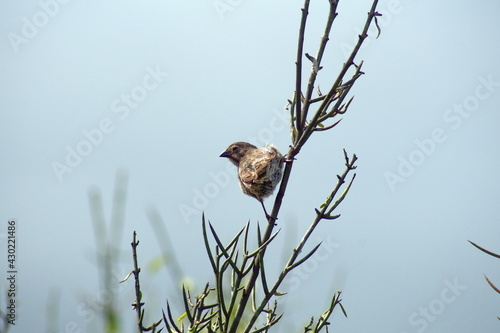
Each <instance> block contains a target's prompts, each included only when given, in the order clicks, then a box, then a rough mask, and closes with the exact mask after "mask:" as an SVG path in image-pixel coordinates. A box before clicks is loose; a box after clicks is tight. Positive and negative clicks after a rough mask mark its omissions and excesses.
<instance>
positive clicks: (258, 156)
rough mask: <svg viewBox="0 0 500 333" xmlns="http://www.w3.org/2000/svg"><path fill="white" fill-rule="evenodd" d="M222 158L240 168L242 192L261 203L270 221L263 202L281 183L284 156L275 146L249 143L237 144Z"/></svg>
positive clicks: (226, 151)
mask: <svg viewBox="0 0 500 333" xmlns="http://www.w3.org/2000/svg"><path fill="white" fill-rule="evenodd" d="M220 157H227V158H228V159H229V160H230V161H231V162H232V163H233V164H234V165H236V166H237V167H238V180H239V182H240V187H241V190H242V191H243V193H245V194H246V195H249V196H251V197H254V198H255V199H257V200H258V201H259V202H260V203H261V205H262V208H263V209H264V213H265V214H266V218H267V219H268V220H269V214H267V211H266V207H264V202H263V200H264V199H265V198H267V197H268V196H270V195H271V194H272V193H273V191H274V189H275V188H276V185H278V184H279V182H280V181H281V176H282V166H283V160H284V158H283V155H281V153H280V152H279V150H278V149H277V148H276V147H275V146H273V145H268V146H265V147H262V148H257V147H255V146H254V145H252V144H250V143H248V142H235V143H233V144H231V145H230V146H229V147H228V148H227V149H226V150H225V151H224V152H223V153H222V154H220Z"/></svg>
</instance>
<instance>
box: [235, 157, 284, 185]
mask: <svg viewBox="0 0 500 333" xmlns="http://www.w3.org/2000/svg"><path fill="white" fill-rule="evenodd" d="M252 155H253V156H252V158H248V159H244V160H243V161H242V162H243V163H241V162H240V167H239V168H238V169H239V170H238V175H239V177H240V179H241V181H242V182H244V183H250V184H256V183H262V182H264V181H266V180H267V179H266V177H265V176H264V177H262V176H263V175H264V174H265V173H266V169H267V167H268V165H269V161H271V160H272V159H273V158H274V157H275V156H276V154H273V153H271V152H269V151H262V150H260V149H259V150H255V153H254V154H252Z"/></svg>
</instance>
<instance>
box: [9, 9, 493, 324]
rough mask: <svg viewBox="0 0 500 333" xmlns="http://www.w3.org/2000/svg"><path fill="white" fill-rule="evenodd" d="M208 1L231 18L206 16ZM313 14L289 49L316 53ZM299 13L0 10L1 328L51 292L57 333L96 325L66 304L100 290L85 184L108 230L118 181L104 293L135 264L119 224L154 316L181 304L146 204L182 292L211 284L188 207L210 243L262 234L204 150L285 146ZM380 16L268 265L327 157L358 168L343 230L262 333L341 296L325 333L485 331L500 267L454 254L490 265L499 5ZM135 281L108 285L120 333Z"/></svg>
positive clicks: (326, 181) (297, 280)
mask: <svg viewBox="0 0 500 333" xmlns="http://www.w3.org/2000/svg"><path fill="white" fill-rule="evenodd" d="M221 3H222V4H226V6H229V7H226V9H227V10H226V11H223V12H221V11H220V10H219V11H218V10H217V8H216V6H215V5H216V4H221ZM326 5H327V1H326V0H325V1H313V4H312V5H311V8H310V16H309V21H308V33H307V40H306V43H305V52H309V53H312V54H314V53H315V52H316V48H317V46H318V44H319V37H320V34H321V32H322V29H323V27H324V20H325V9H326ZM370 5H371V3H370V1H367V0H363V1H357V2H356V4H352V2H349V1H343V2H342V3H341V5H340V6H339V16H338V18H337V21H336V23H335V25H334V28H333V34H332V38H331V40H330V43H329V48H328V51H327V53H326V54H325V57H324V60H323V65H324V67H325V68H324V69H323V70H322V71H321V72H320V77H319V79H318V83H319V84H320V86H321V88H323V90H327V89H328V84H329V83H330V82H331V80H332V79H333V78H334V77H335V76H336V73H337V71H338V68H339V67H340V66H341V64H342V62H343V61H344V60H345V56H346V51H345V50H347V49H349V48H350V47H351V46H352V45H353V43H354V42H353V41H355V40H356V38H357V37H356V36H357V34H358V33H359V29H360V28H361V27H362V25H363V24H364V20H365V18H366V12H367V11H368V9H369V8H370ZM301 6H302V1H283V0H282V1H274V2H272V3H270V2H265V1H225V0H221V1H212V0H210V1H204V2H201V1H193V2H190V3H188V4H184V3H182V2H173V1H163V2H161V1H145V2H144V1H143V2H136V1H128V0H125V1H109V2H106V3H103V2H98V1H87V2H85V3H83V2H77V1H57V0H43V1H39V2H37V1H23V2H22V3H18V2H9V3H7V2H6V1H3V5H2V8H3V10H2V11H1V13H0V22H1V23H0V27H1V31H2V35H3V38H2V39H1V41H0V58H1V61H0V72H1V75H0V91H1V93H0V94H1V98H0V112H1V113H2V121H1V122H0V139H1V141H2V142H3V144H2V146H1V148H0V149H1V155H2V156H3V158H2V162H0V163H1V170H2V173H1V176H0V177H1V181H2V187H1V189H0V191H1V192H0V193H1V198H2V200H1V201H0V222H1V223H0V228H1V229H0V234H3V235H5V231H6V228H7V227H6V223H7V222H6V221H7V220H8V219H9V218H16V219H17V221H18V224H19V227H18V230H17V231H18V244H19V248H18V267H19V274H18V283H19V295H18V297H17V301H18V302H19V307H18V309H17V313H18V319H17V322H16V326H15V327H13V328H12V330H11V332H14V333H15V332H34V331H41V328H44V327H45V325H46V314H45V310H44V308H45V306H46V302H47V300H48V297H49V292H50V291H51V290H59V291H60V292H61V301H60V310H59V311H60V313H59V323H58V332H65V330H66V331H68V329H69V328H72V327H76V328H78V329H80V330H81V332H95V331H98V330H99V328H100V326H99V325H100V321H99V320H98V319H95V318H93V317H92V318H89V317H86V316H85V314H83V313H82V304H84V303H82V302H87V303H88V304H91V303H92V299H96V298H97V299H98V298H99V295H100V292H102V288H101V287H99V282H98V272H97V270H96V267H95V264H94V253H95V240H94V230H93V227H92V224H91V219H90V213H89V199H88V193H89V190H90V189H92V188H94V189H95V188H98V189H99V190H100V191H101V193H102V196H103V198H104V209H105V213H106V217H107V218H108V219H109V218H110V211H111V202H112V193H113V186H114V183H115V176H116V174H117V172H118V171H119V170H126V172H127V173H128V187H127V202H126V215H125V225H124V230H123V231H124V237H123V238H122V239H121V240H120V243H119V246H120V249H121V253H122V257H121V259H120V261H119V263H118V267H117V273H116V275H117V280H118V279H120V278H122V277H124V276H125V275H126V274H127V273H128V272H129V271H130V270H131V268H132V261H131V256H130V246H129V244H130V241H131V234H132V231H133V230H136V231H137V232H138V235H139V238H140V240H141V245H140V258H141V262H142V265H143V267H144V270H143V274H142V276H143V279H144V293H145V297H146V302H147V305H148V306H149V309H150V312H151V313H149V315H150V317H149V319H151V320H152V319H157V318H159V316H160V312H159V309H160V307H163V308H164V305H165V299H166V298H167V297H168V298H170V299H175V297H177V296H178V294H177V290H176V289H175V286H172V285H170V284H169V283H168V278H169V276H168V275H167V274H166V272H165V271H164V270H161V271H158V272H152V271H150V270H148V269H147V265H148V263H149V262H150V261H151V260H153V259H154V258H155V257H157V256H158V255H159V254H160V252H161V251H160V247H159V246H158V243H157V241H156V238H155V235H154V231H153V229H152V227H151V224H150V222H149V219H148V217H147V214H148V212H149V211H150V209H151V208H154V209H156V210H158V212H159V213H160V215H161V216H162V218H163V220H164V221H165V224H166V225H167V229H168V230H169V233H170V237H171V239H172V246H173V247H174V248H175V249H176V250H177V253H178V254H179V261H180V263H181V265H182V266H183V269H184V273H185V274H186V275H187V276H188V277H189V278H191V279H192V280H193V281H195V282H196V288H201V287H202V286H204V284H205V282H206V281H210V282H212V280H211V276H210V268H209V265H208V262H207V260H206V257H205V254H204V250H203V246H202V242H201V228H200V220H201V211H202V210H204V211H205V214H206V216H207V218H209V219H210V221H211V222H212V223H213V225H214V226H215V227H216V228H217V230H219V231H220V232H221V235H222V236H223V238H225V239H226V240H229V239H230V238H231V237H232V235H233V234H234V233H235V232H236V231H237V230H239V229H240V228H241V227H242V226H243V225H244V224H245V223H246V222H247V221H248V219H250V220H251V222H252V225H253V226H254V227H255V223H256V222H257V221H261V222H262V220H263V216H262V212H261V209H260V205H259V204H258V202H257V201H255V200H253V199H251V198H249V197H246V196H244V195H243V194H241V192H240V190H239V188H238V185H237V182H236V179H235V178H234V177H235V168H234V166H232V165H231V164H230V163H229V162H228V161H227V160H225V159H221V158H219V157H218V156H219V154H220V152H221V151H222V150H223V149H225V148H226V147H227V145H228V144H230V143H231V142H234V141H240V140H245V141H247V140H248V141H251V142H252V143H254V144H257V145H263V144H266V143H274V144H275V145H276V146H277V147H278V148H279V149H281V150H282V152H285V151H286V149H287V147H288V145H289V143H290V140H289V132H288V124H287V123H286V122H287V111H285V110H283V107H284V106H285V104H286V100H287V99H289V98H291V97H292V91H293V89H294V84H295V83H294V62H295V53H296V39H297V31H298V23H299V19H300V7H301ZM378 10H379V11H380V12H382V13H383V14H384V16H383V17H382V18H380V25H381V27H382V34H381V36H380V38H379V39H377V40H375V39H374V38H370V39H369V40H368V41H367V43H366V46H365V47H364V48H363V49H362V51H361V52H360V54H359V57H358V60H361V59H362V60H364V61H365V63H364V72H365V73H366V75H364V76H363V77H361V79H359V81H358V82H357V84H356V86H355V87H354V88H353V93H354V94H355V95H356V98H355V99H354V102H353V103H352V105H351V108H350V110H349V112H348V113H347V114H346V115H345V116H344V117H343V118H344V119H343V121H342V122H341V123H340V124H339V125H338V126H337V127H336V128H335V129H334V130H332V131H328V132H322V133H317V135H315V136H313V137H312V139H311V140H310V142H308V144H307V145H306V146H305V147H304V149H303V150H302V151H301V153H300V154H299V156H297V161H296V162H295V164H294V168H293V173H292V177H291V180H290V184H289V186H288V192H287V194H286V196H285V201H284V204H283V207H282V210H281V214H280V217H279V221H278V222H279V226H280V227H281V228H282V231H281V233H280V236H279V238H278V239H277V240H276V244H277V245H276V246H275V251H276V252H277V253H278V255H277V256H276V259H275V260H276V262H274V268H273V263H270V264H269V265H268V267H270V270H273V269H274V270H276V271H277V270H278V269H279V267H280V266H279V265H280V264H281V262H282V261H283V260H284V259H283V255H282V254H281V249H280V248H281V247H285V248H286V247H287V246H288V247H290V246H293V245H294V244H295V242H296V241H297V239H299V238H300V236H301V235H302V233H303V232H304V230H305V229H306V228H307V227H308V225H309V223H310V222H311V221H312V219H313V217H314V207H317V206H318V205H319V204H321V203H322V202H323V200H324V198H325V197H326V196H327V195H328V194H329V193H330V191H331V188H332V186H333V185H334V182H335V179H336V177H335V175H336V174H337V173H341V172H342V171H343V154H342V148H345V149H346V150H347V151H348V153H350V154H352V153H356V154H357V155H358V157H359V161H358V169H357V177H356V180H355V182H354V186H353V188H352V190H351V192H350V194H349V196H348V197H347V199H346V201H345V202H344V203H343V204H342V205H341V206H340V207H339V211H338V212H339V213H341V214H342V217H341V218H340V219H339V220H335V221H330V222H325V223H324V224H323V225H320V227H319V228H318V230H317V233H316V234H315V235H314V236H313V240H314V241H321V240H322V241H324V244H325V246H324V247H323V248H322V249H321V251H322V252H321V253H319V256H317V257H313V258H312V259H313V260H312V261H311V262H310V263H309V264H308V265H309V266H304V267H303V268H302V270H301V271H299V272H297V273H295V274H294V275H292V276H291V277H290V279H289V280H288V282H287V283H285V286H284V288H288V291H289V294H288V295H287V296H285V297H283V298H282V300H281V301H282V304H283V308H282V309H283V310H284V312H285V316H284V318H283V319H282V321H283V323H282V324H281V326H280V328H279V329H278V330H277V331H281V332H292V331H294V332H295V331H297V332H298V331H302V327H303V326H304V324H306V323H307V321H308V320H309V318H310V316H313V315H314V316H316V317H317V316H318V315H319V314H321V313H322V312H323V310H324V309H326V306H327V303H328V302H329V299H328V298H327V297H325V291H326V292H331V291H332V292H333V291H335V290H342V291H343V300H344V301H343V304H344V305H345V307H346V309H347V311H348V315H349V318H348V319H346V318H343V317H342V316H340V315H336V316H335V317H334V325H335V328H336V331H338V332H364V331H370V332H389V333H403V332H407V333H413V332H496V331H498V327H499V325H500V324H499V322H498V319H496V316H499V315H500V307H499V304H500V297H499V296H498V295H497V294H496V293H495V292H494V291H493V290H492V289H491V288H490V287H489V286H488V285H487V283H486V282H485V280H484V278H483V273H484V274H486V275H488V276H489V277H490V278H491V279H492V281H493V282H494V283H495V282H496V283H497V285H500V275H499V274H498V272H499V270H498V267H499V266H498V265H499V262H498V260H495V259H494V258H492V257H489V256H487V255H486V254H483V253H481V252H480V251H478V250H476V249H475V248H473V247H472V246H471V245H470V244H469V243H468V242H467V240H468V239H470V240H472V241H475V242H477V243H478V244H480V245H482V246H484V247H486V248H488V249H490V250H492V251H496V252H499V251H500V248H499V247H498V243H499V237H500V236H499V235H500V223H499V222H500V221H499V217H498V209H497V205H498V202H499V200H500V195H499V194H498V191H497V188H498V187H499V186H500V177H498V176H497V170H499V168H500V159H499V149H498V146H499V143H500V131H499V130H498V128H499V125H500V115H499V112H498V111H499V107H500V66H499V65H498V59H500V47H499V40H500V21H499V20H498V14H499V11H500V4H498V2H497V1H493V0H490V1H482V2H475V3H470V2H455V1H438V2H430V1H405V0H400V1H397V0H394V1H381V2H380V4H379V7H378ZM372 37H373V34H372ZM308 72H309V71H308V70H306V71H305V74H307V73H308ZM97 128H98V129H99V130H98V131H97V130H96V129H97ZM75 151H76V152H79V154H80V155H85V156H80V157H76V156H75V153H74V152H75ZM55 165H56V166H57V170H58V171H55V169H54V166H55ZM325 170H328V171H327V176H325V174H324V172H325ZM330 170H331V171H330ZM321 172H323V173H321ZM228 175H230V177H228ZM271 203H272V201H271V200H268V201H267V202H266V204H267V205H268V206H270V205H271ZM0 240H1V241H2V244H3V245H2V249H1V250H0V253H1V254H2V255H1V258H3V259H2V260H3V262H2V263H1V264H0V267H2V270H3V272H2V273H1V274H4V271H5V270H4V269H3V267H5V266H4V264H5V262H6V261H5V260H6V259H5V255H3V254H5V242H4V239H0ZM312 245H314V244H312V243H311V246H312ZM317 264H319V265H317ZM1 281H4V282H2V283H1V284H0V286H2V288H3V287H4V286H5V285H4V283H5V280H4V279H2V280H1ZM166 281H167V282H166ZM132 288H133V283H132V282H131V281H129V283H126V284H124V285H120V286H119V287H117V289H116V297H117V298H118V299H119V302H120V311H121V314H122V317H123V318H126V320H125V321H124V325H129V327H127V328H126V329H124V331H125V332H134V331H135V329H134V328H133V326H132V322H133V320H134V314H133V312H132V311H131V309H130V306H129V304H130V303H131V302H132V301H133V297H134V296H133V293H132ZM197 291H199V289H198V290H197ZM282 291H283V292H285V291H287V290H282ZM101 294H102V293H101ZM0 304H1V305H2V310H4V306H5V304H4V301H3V299H2V301H1V302H0ZM94 308H95V309H98V308H99V304H97V305H96V306H95V307H94ZM152 310H155V311H156V312H152ZM97 311H98V310H97ZM180 313H181V312H179V314H180ZM68 325H69V326H68ZM71 325H73V326H71ZM68 327H69V328H68Z"/></svg>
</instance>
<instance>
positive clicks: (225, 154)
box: [219, 151, 231, 157]
mask: <svg viewBox="0 0 500 333" xmlns="http://www.w3.org/2000/svg"><path fill="white" fill-rule="evenodd" d="M230 155H231V153H230V152H228V151H223V152H222V154H220V155H219V157H229V156H230Z"/></svg>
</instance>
